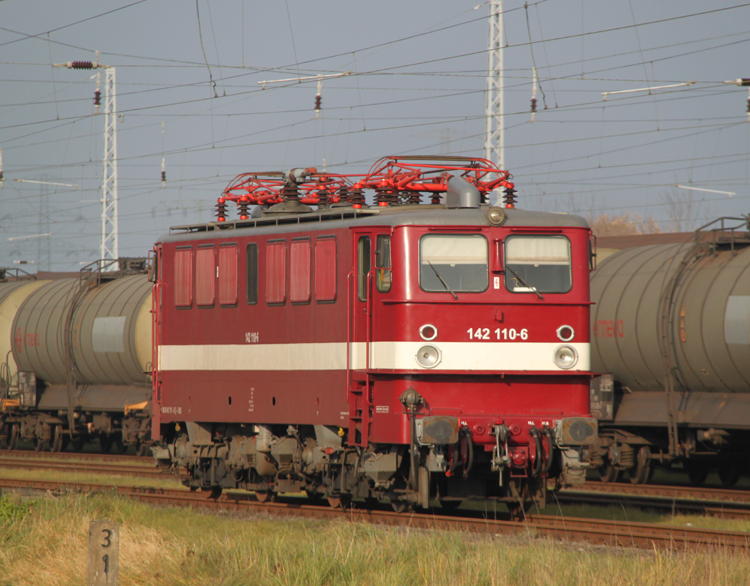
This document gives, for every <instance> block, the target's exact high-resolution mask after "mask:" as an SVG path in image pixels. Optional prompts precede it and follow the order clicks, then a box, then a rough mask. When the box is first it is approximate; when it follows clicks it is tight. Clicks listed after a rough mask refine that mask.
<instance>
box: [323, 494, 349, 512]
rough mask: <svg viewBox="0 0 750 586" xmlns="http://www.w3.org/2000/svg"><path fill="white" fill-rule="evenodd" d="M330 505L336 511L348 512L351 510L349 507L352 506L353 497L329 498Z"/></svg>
mask: <svg viewBox="0 0 750 586" xmlns="http://www.w3.org/2000/svg"><path fill="white" fill-rule="evenodd" d="M328 504H329V505H331V506H332V507H333V508H334V509H343V510H346V509H348V508H349V505H351V504H352V497H351V496H349V495H348V494H340V495H337V496H329V497H328Z"/></svg>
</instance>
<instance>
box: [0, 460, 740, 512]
mask: <svg viewBox="0 0 750 586" xmlns="http://www.w3.org/2000/svg"><path fill="white" fill-rule="evenodd" d="M153 462H154V461H153V459H152V458H143V457H138V456H123V455H114V454H90V453H66V452H62V453H55V454H50V453H45V452H28V451H23V450H16V451H9V452H0V468H6V469H7V468H13V469H26V470H46V471H61V472H78V473H90V474H111V475H120V476H134V477H140V478H149V477H157V476H161V477H164V476H165V475H167V474H168V472H167V471H164V470H159V469H158V468H155V467H154V463H153ZM553 499H556V502H557V503H559V504H562V505H575V504H581V505H599V506H622V505H625V506H627V507H632V508H640V509H647V510H652V511H659V512H663V513H667V514H669V513H671V514H678V513H685V514H698V515H706V516H712V517H720V518H724V519H749V518H750V492H748V491H744V490H728V489H710V488H696V487H689V486H660V485H632V484H602V483H598V482H594V483H586V484H584V485H583V486H582V487H581V488H580V489H576V490H565V491H562V492H559V493H557V494H556V495H555V496H554V497H553ZM554 502H555V501H553V504H554Z"/></svg>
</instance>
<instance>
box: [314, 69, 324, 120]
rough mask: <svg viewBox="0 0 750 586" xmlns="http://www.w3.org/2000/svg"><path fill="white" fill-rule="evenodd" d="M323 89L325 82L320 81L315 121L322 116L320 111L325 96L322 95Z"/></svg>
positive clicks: (316, 98) (316, 97) (316, 99)
mask: <svg viewBox="0 0 750 586" xmlns="http://www.w3.org/2000/svg"><path fill="white" fill-rule="evenodd" d="M322 87H323V80H322V79H319V80H318V93H317V94H316V95H315V120H317V119H318V116H320V109H321V108H322V107H323V96H321V95H320V90H321V88H322Z"/></svg>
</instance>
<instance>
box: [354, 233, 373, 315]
mask: <svg viewBox="0 0 750 586" xmlns="http://www.w3.org/2000/svg"><path fill="white" fill-rule="evenodd" d="M357 264H358V266H359V270H358V272H357V294H358V295H359V300H360V301H367V275H368V274H369V272H370V237H369V236H360V238H359V242H358V243H357Z"/></svg>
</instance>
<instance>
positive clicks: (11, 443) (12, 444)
mask: <svg viewBox="0 0 750 586" xmlns="http://www.w3.org/2000/svg"><path fill="white" fill-rule="evenodd" d="M19 435H20V430H19V428H18V425H16V424H13V427H11V428H10V438H9V439H8V449H9V450H15V449H16V448H17V447H18V436H19Z"/></svg>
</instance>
